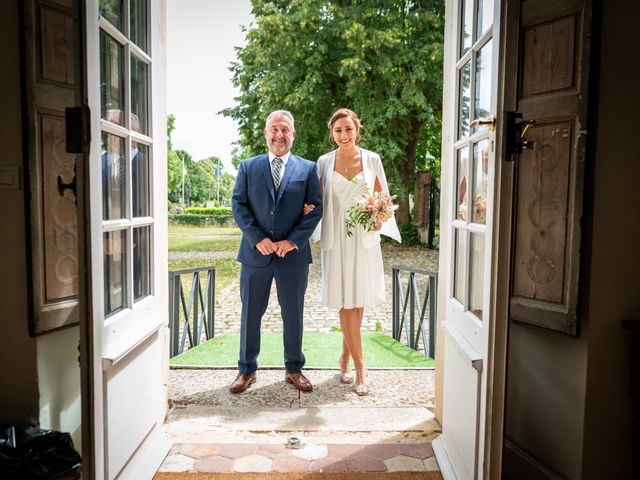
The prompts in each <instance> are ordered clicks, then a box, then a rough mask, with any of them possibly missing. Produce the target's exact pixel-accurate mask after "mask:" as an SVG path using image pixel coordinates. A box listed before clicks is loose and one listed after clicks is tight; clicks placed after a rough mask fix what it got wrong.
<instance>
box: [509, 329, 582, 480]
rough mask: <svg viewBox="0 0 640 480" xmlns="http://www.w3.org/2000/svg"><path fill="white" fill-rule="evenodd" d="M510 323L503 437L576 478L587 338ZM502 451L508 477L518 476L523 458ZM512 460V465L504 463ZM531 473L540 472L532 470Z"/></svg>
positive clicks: (579, 461)
mask: <svg viewBox="0 0 640 480" xmlns="http://www.w3.org/2000/svg"><path fill="white" fill-rule="evenodd" d="M585 336H586V334H585V332H583V334H582V335H581V337H580V338H577V339H576V338H572V337H568V336H565V335H561V334H558V333H554V332H550V331H546V330H542V329H539V328H535V327H529V326H526V325H520V324H517V323H513V322H512V323H511V324H510V326H509V355H508V367H507V370H508V373H507V405H506V437H507V439H508V440H510V441H511V442H514V443H515V444H516V445H517V446H518V447H519V448H520V449H522V450H523V451H524V452H526V453H527V454H529V455H530V456H531V457H532V460H533V461H534V463H535V462H539V463H540V464H541V465H540V466H541V467H544V468H546V469H548V470H551V471H552V472H555V473H557V474H560V475H562V476H563V477H565V478H567V479H572V480H573V479H580V478H581V472H582V467H581V465H582V437H583V421H584V402H585V378H586V359H587V341H586V339H585ZM509 453H510V452H505V471H506V472H508V473H509V475H510V476H509V477H508V478H514V479H515V478H517V479H523V478H528V477H525V476H524V475H525V473H524V472H523V471H522V468H523V466H524V464H525V463H526V460H524V459H522V458H516V459H514V458H513V457H512V456H510V455H509ZM515 460H517V463H516V464H513V463H511V464H510V463H508V462H509V461H515ZM533 468H534V472H535V473H534V476H533V477H531V478H536V477H537V478H544V477H540V475H542V472H540V471H535V466H534V467H533Z"/></svg>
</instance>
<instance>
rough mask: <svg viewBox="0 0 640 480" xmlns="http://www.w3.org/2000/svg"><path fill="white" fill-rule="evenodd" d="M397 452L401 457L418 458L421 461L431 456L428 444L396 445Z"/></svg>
mask: <svg viewBox="0 0 640 480" xmlns="http://www.w3.org/2000/svg"><path fill="white" fill-rule="evenodd" d="M398 450H399V451H400V454H401V455H406V456H407V457H413V458H419V459H421V460H422V459H425V458H428V457H432V456H433V448H432V447H431V444H430V443H409V444H405V445H398Z"/></svg>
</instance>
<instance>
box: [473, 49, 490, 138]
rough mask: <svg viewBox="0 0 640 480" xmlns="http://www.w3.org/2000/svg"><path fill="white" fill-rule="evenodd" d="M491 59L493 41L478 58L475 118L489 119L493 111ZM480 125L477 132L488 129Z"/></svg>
mask: <svg viewBox="0 0 640 480" xmlns="http://www.w3.org/2000/svg"><path fill="white" fill-rule="evenodd" d="M491 57H492V41H491V40H489V41H488V42H487V44H486V45H485V46H484V47H482V49H480V51H479V52H478V56H477V57H476V58H477V60H476V86H475V92H474V93H475V95H474V97H475V104H474V108H475V113H474V115H475V118H489V115H490V110H491ZM486 128H487V126H486V125H480V126H479V127H478V128H477V131H480V130H484V129H486Z"/></svg>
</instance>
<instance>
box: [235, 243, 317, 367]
mask: <svg viewBox="0 0 640 480" xmlns="http://www.w3.org/2000/svg"><path fill="white" fill-rule="evenodd" d="M272 255H275V254H272ZM278 260H279V259H276V258H274V259H272V261H271V262H270V263H269V264H268V265H267V266H266V267H254V266H250V265H246V264H242V268H241V270H240V299H241V301H242V314H241V328H240V359H239V360H238V370H239V371H240V373H242V374H244V375H251V374H253V372H255V371H256V370H257V369H258V355H259V353H260V326H261V323H262V316H263V315H264V313H265V311H266V310H267V305H268V303H269V294H270V292H271V284H272V281H273V279H275V281H276V290H277V292H278V303H279V304H280V312H281V315H282V328H283V345H284V365H285V369H286V371H287V372H288V373H300V371H301V370H302V367H303V366H304V363H305V358H304V353H302V332H303V313H304V296H305V292H306V290H307V280H308V276H309V265H308V264H303V265H299V266H286V267H285V266H281V265H280V262H279V261H278Z"/></svg>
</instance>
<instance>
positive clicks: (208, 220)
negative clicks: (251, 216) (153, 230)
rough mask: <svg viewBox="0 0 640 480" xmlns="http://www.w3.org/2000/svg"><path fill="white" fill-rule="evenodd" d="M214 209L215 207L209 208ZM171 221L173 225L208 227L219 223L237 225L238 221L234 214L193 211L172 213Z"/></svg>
mask: <svg viewBox="0 0 640 480" xmlns="http://www.w3.org/2000/svg"><path fill="white" fill-rule="evenodd" d="M202 210H207V209H202ZM208 210H214V209H208ZM169 223H170V224H172V225H194V226H198V227H208V226H210V225H218V226H220V227H235V226H236V222H235V220H234V219H233V216H232V215H230V214H229V215H195V214H193V213H170V214H169Z"/></svg>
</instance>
